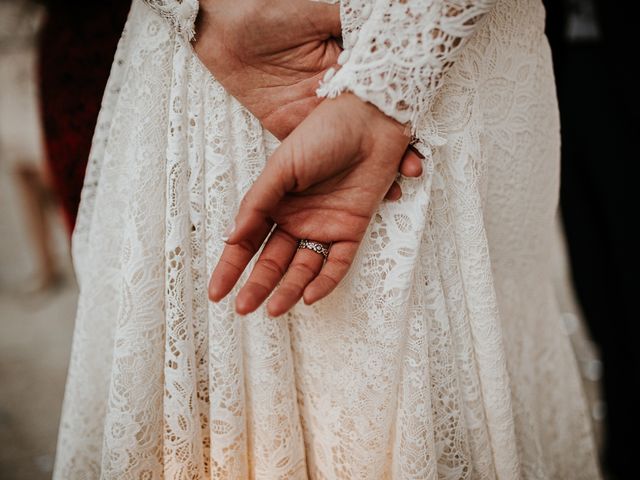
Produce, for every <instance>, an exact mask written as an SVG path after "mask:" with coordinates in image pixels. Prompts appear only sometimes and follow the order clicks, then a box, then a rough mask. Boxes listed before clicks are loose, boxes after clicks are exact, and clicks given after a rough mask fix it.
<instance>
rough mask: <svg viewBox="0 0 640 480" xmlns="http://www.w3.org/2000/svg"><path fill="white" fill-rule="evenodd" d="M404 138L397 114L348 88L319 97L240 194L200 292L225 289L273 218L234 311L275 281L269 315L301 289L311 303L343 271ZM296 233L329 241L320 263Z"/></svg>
mask: <svg viewBox="0 0 640 480" xmlns="http://www.w3.org/2000/svg"><path fill="white" fill-rule="evenodd" d="M409 140H410V138H409V137H408V136H407V135H406V134H405V131H404V127H403V126H402V125H400V124H399V123H398V122H397V121H396V120H394V119H392V118H390V117H388V116H386V115H385V114H383V113H382V112H381V111H380V110H378V109H377V108H376V107H375V106H373V105H372V104H370V103H367V102H364V101H362V100H360V99H359V98H358V97H356V96H355V95H353V94H350V93H343V94H341V95H339V96H338V97H336V98H335V99H327V100H325V101H323V102H322V103H321V104H320V105H319V106H318V107H316V108H315V110H313V111H312V112H311V114H310V115H309V116H308V117H307V118H305V119H304V120H303V121H302V123H301V124H300V125H299V126H298V127H297V128H296V129H295V130H294V131H293V132H292V133H291V134H290V135H289V136H288V137H287V138H286V139H285V140H284V141H283V142H282V143H281V145H280V146H279V147H278V148H277V149H276V151H275V152H274V154H273V155H272V156H271V157H270V158H269V159H268V160H267V163H266V166H265V168H264V170H263V172H262V173H261V174H260V176H259V177H258V179H257V180H256V181H255V182H254V183H253V185H252V186H251V188H250V189H249V191H248V192H247V193H246V194H245V196H244V197H243V199H242V201H241V203H240V208H239V211H238V213H237V215H236V219H235V230H233V231H232V232H231V234H230V235H229V238H228V239H227V241H226V243H227V245H225V248H224V250H223V252H222V256H221V258H220V260H219V261H218V264H217V265H216V267H215V269H214V271H213V274H212V276H211V282H210V284H209V298H210V299H211V300H213V301H219V300H220V299H222V298H223V297H224V296H226V295H227V294H228V293H229V292H230V291H231V289H232V288H233V286H234V285H235V284H236V282H237V280H238V279H239V278H240V275H241V274H242V272H243V271H244V269H245V267H246V266H247V264H248V263H249V261H250V260H251V259H252V258H253V256H254V255H255V253H256V252H257V251H258V250H259V249H260V247H261V246H262V244H263V242H264V240H265V238H266V237H267V235H269V232H270V230H271V228H272V227H273V224H274V223H276V224H277V225H276V228H275V229H274V231H273V232H272V233H271V235H270V236H269V238H268V240H267V243H266V244H265V246H264V249H263V250H262V252H261V254H260V257H259V258H258V261H257V262H256V265H255V267H254V268H253V270H252V272H251V274H250V276H249V278H248V280H247V282H246V284H245V285H244V286H243V287H242V288H241V290H240V291H239V293H238V296H237V298H236V311H237V312H238V313H240V314H246V313H249V312H251V311H253V310H255V309H256V308H258V306H259V305H260V304H261V303H262V302H263V301H264V300H265V299H266V298H267V297H268V296H269V294H270V293H271V292H272V291H273V290H274V288H275V287H276V286H277V285H278V283H279V282H280V280H282V283H281V285H280V286H279V288H278V289H277V290H276V291H275V292H274V294H273V296H272V297H271V299H270V300H269V303H268V305H267V311H268V313H269V314H270V315H273V316H276V315H280V314H282V313H284V312H286V311H288V310H289V309H290V308H291V307H292V306H293V305H294V304H295V303H296V302H297V301H298V300H299V299H300V298H301V297H304V301H305V303H307V304H311V303H313V302H315V301H317V300H319V299H321V298H323V297H325V296H327V295H328V294H329V293H330V292H331V291H332V290H333V289H334V288H335V287H336V286H337V285H338V283H339V282H340V281H341V280H342V278H343V277H344V276H345V275H346V273H347V271H348V269H349V267H350V265H351V263H352V261H353V259H354V257H355V255H356V252H357V249H358V246H359V244H360V242H361V240H362V238H363V236H364V233H365V231H366V230H367V227H368V225H369V222H370V220H371V216H372V215H373V213H374V212H375V211H376V209H377V208H378V205H379V204H380V202H381V201H382V199H383V198H384V196H385V192H387V190H388V188H389V186H390V185H391V184H392V183H393V181H394V179H395V177H396V174H397V170H398V165H399V163H400V161H401V159H402V156H403V153H404V151H405V149H406V148H407V145H408V143H409ZM299 238H307V239H311V240H316V241H319V242H322V243H332V244H331V247H330V251H329V256H328V258H327V261H326V263H324V265H323V260H324V259H323V256H322V255H321V254H319V253H316V252H313V251H311V250H308V249H299V250H298V249H297V241H298V239H299ZM283 277H284V278H283Z"/></svg>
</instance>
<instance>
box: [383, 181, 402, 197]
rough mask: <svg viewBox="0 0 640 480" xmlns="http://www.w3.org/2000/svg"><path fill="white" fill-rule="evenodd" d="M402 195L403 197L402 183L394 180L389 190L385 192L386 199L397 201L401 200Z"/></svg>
mask: <svg viewBox="0 0 640 480" xmlns="http://www.w3.org/2000/svg"><path fill="white" fill-rule="evenodd" d="M400 197H402V188H400V185H399V184H398V182H393V183H392V184H391V186H390V187H389V190H387V193H386V194H385V196H384V199H385V200H391V201H395V200H399V199H400Z"/></svg>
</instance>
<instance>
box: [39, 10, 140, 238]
mask: <svg viewBox="0 0 640 480" xmlns="http://www.w3.org/2000/svg"><path fill="white" fill-rule="evenodd" d="M129 5H130V1H129V0H114V1H110V2H86V3H83V2H49V8H48V15H47V20H46V21H45V25H44V26H43V30H42V32H41V35H40V73H39V81H40V85H39V87H40V96H41V106H42V124H43V129H44V135H45V147H46V151H47V156H48V166H49V170H50V173H51V179H52V183H53V188H54V190H55V193H56V194H57V196H58V198H59V200H60V202H61V205H62V210H63V212H64V217H65V223H66V224H67V227H68V229H69V232H71V231H72V230H73V226H74V224H75V220H76V214H77V211H78V204H79V202H80V192H81V190H82V184H83V180H84V172H85V168H86V166H87V159H88V157H89V151H90V148H91V139H92V137H93V130H94V128H95V125H96V119H97V117H98V111H99V110H100V103H101V99H102V94H103V91H104V87H105V85H106V82H107V78H108V77H109V71H110V69H111V63H112V61H113V56H114V53H115V50H116V46H117V43H118V40H119V38H120V34H121V33H122V29H123V26H124V22H125V20H126V16H127V12H128V10H129Z"/></svg>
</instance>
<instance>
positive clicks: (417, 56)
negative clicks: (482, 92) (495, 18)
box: [316, 0, 496, 135]
mask: <svg viewBox="0 0 640 480" xmlns="http://www.w3.org/2000/svg"><path fill="white" fill-rule="evenodd" d="M372 3H373V7H372V8H370V7H369V3H368V2H367V0H342V4H341V14H342V16H343V17H359V18H360V23H361V26H360V28H359V29H358V30H355V29H354V32H353V35H351V38H348V39H346V41H345V53H344V54H343V55H342V56H341V58H340V59H339V61H338V63H339V64H341V67H340V69H339V70H338V71H337V72H336V73H335V74H334V75H331V73H329V74H328V76H327V77H325V80H324V81H323V82H321V84H320V87H319V88H318V90H317V92H316V93H317V95H318V96H320V97H335V96H336V95H338V94H340V93H341V92H343V91H350V92H352V93H354V94H356V95H357V96H358V97H360V98H361V99H362V100H365V101H368V102H370V103H372V104H373V105H375V106H376V107H378V109H380V110H381V111H382V112H384V113H385V114H387V115H389V116H390V117H392V118H394V119H396V120H397V121H399V122H400V123H403V124H407V125H408V126H409V127H410V128H411V133H412V134H414V135H415V134H416V133H417V132H418V131H420V130H421V128H422V127H423V126H424V127H426V126H427V125H425V123H426V122H427V121H428V114H429V111H430V109H431V105H432V103H433V99H434V97H435V95H436V92H437V91H438V89H439V87H440V86H441V85H442V84H443V82H444V75H445V74H446V73H447V71H448V70H449V69H450V68H451V66H452V65H453V63H454V61H455V58H456V55H457V54H458V53H459V52H460V50H462V49H463V48H464V46H465V44H466V41H467V39H468V38H469V37H470V36H471V35H472V34H473V33H474V31H475V30H476V28H477V26H478V23H479V20H480V19H481V18H482V17H483V16H484V15H485V14H486V13H487V12H489V11H490V10H491V8H492V7H493V6H494V4H495V3H496V0H405V1H401V0H372ZM355 20H356V19H355V18H343V20H342V22H343V25H345V24H349V25H353V24H354V23H355ZM348 33H349V32H345V34H348Z"/></svg>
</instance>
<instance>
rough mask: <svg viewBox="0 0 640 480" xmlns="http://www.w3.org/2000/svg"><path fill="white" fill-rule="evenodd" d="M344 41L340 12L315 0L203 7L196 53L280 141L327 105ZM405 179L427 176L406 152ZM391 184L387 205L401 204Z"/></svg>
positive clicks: (213, 0)
mask: <svg viewBox="0 0 640 480" xmlns="http://www.w3.org/2000/svg"><path fill="white" fill-rule="evenodd" d="M341 33H342V28H341V25H340V10H339V7H338V5H330V4H326V3H322V2H314V1H310V0H270V1H269V2H268V5H266V4H265V0H242V1H238V0H200V12H199V14H198V19H197V22H196V39H195V43H194V49H195V52H196V54H197V55H198V57H199V58H200V60H201V61H202V62H203V64H204V65H205V66H206V67H207V68H208V69H209V71H210V72H211V73H212V74H213V75H214V76H215V77H216V80H217V81H218V82H220V84H221V85H222V86H223V87H224V88H225V89H226V90H227V91H228V92H229V93H230V94H231V95H233V96H234V97H235V98H236V99H237V100H238V101H239V102H240V103H241V104H243V105H244V106H245V107H246V108H247V109H248V110H249V111H250V112H251V113H253V114H254V115H255V116H256V117H257V118H258V120H260V123H261V124H262V125H263V126H264V128H266V129H267V130H268V131H270V132H271V133H272V134H273V135H275V136H276V137H277V138H278V139H279V140H283V139H284V138H286V137H287V136H288V135H289V133H291V132H292V131H293V130H294V129H295V128H296V127H297V126H298V125H299V124H300V122H302V120H304V118H306V117H307V115H309V113H311V111H312V110H313V109H315V108H316V107H317V106H318V104H319V103H320V102H321V101H323V100H324V99H323V98H319V97H317V96H316V94H315V90H316V88H317V87H318V84H319V81H320V80H321V79H322V77H323V76H324V74H325V72H326V71H327V70H328V69H329V68H330V67H332V66H334V65H336V63H337V59H338V55H339V54H340V52H341V50H342V49H341V47H340V43H339V37H340V35H341ZM399 171H400V173H401V174H402V175H405V176H408V177H418V176H420V175H421V174H422V160H421V158H420V156H419V155H418V154H417V151H415V150H413V149H412V148H409V149H407V151H406V153H405V155H404V157H403V159H402V161H401V163H400V166H399ZM400 196H401V189H400V186H399V185H398V183H397V182H393V184H392V185H391V187H390V188H389V191H388V192H387V195H386V196H385V198H387V199H389V200H397V199H398V198H400Z"/></svg>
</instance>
